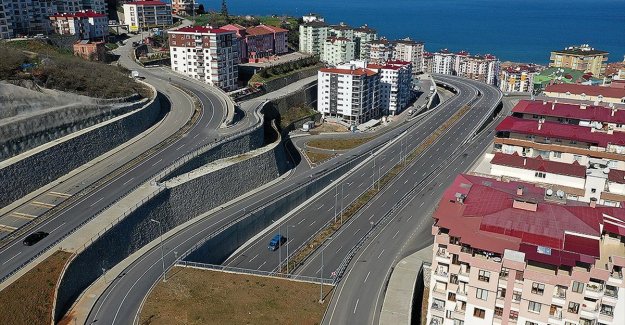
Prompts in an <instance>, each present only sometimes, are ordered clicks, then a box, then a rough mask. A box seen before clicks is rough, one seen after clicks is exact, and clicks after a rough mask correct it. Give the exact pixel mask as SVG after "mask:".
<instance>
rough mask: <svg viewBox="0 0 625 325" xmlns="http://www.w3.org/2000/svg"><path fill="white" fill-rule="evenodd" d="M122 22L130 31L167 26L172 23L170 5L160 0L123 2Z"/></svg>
mask: <svg viewBox="0 0 625 325" xmlns="http://www.w3.org/2000/svg"><path fill="white" fill-rule="evenodd" d="M123 7H124V24H126V25H128V26H129V29H130V31H131V32H138V31H139V30H145V29H147V28H151V27H162V26H168V25H171V24H172V23H173V21H172V16H171V6H170V5H169V4H168V3H165V2H161V1H151V0H146V1H134V2H129V3H125V4H124V5H123Z"/></svg>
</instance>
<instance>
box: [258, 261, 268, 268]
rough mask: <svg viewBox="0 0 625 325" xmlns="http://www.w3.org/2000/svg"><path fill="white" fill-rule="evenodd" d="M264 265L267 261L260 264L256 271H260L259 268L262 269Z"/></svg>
mask: <svg viewBox="0 0 625 325" xmlns="http://www.w3.org/2000/svg"><path fill="white" fill-rule="evenodd" d="M265 264H267V261H264V262H263V264H261V265H260V266H259V267H258V268H257V270H260V268H261V267H263V265H265Z"/></svg>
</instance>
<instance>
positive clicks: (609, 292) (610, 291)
mask: <svg viewBox="0 0 625 325" xmlns="http://www.w3.org/2000/svg"><path fill="white" fill-rule="evenodd" d="M605 296H606V297H611V298H615V299H618V288H616V287H613V286H606V288H605Z"/></svg>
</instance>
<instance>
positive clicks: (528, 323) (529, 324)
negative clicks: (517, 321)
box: [525, 320, 538, 325]
mask: <svg viewBox="0 0 625 325" xmlns="http://www.w3.org/2000/svg"><path fill="white" fill-rule="evenodd" d="M525 325H538V323H534V322H530V321H528V320H526V321H525Z"/></svg>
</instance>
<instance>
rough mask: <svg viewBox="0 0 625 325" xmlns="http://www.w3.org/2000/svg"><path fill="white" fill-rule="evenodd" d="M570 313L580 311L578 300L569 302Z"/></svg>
mask: <svg viewBox="0 0 625 325" xmlns="http://www.w3.org/2000/svg"><path fill="white" fill-rule="evenodd" d="M568 311H569V313H573V314H577V313H578V312H579V304H578V303H576V302H572V301H571V302H569V308H568Z"/></svg>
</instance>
